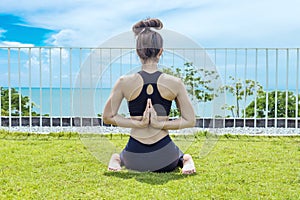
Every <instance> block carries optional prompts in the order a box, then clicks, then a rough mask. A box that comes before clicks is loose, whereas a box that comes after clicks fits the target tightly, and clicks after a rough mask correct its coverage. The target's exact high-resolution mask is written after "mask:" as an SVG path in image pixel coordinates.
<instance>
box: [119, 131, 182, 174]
mask: <svg viewBox="0 0 300 200" xmlns="http://www.w3.org/2000/svg"><path fill="white" fill-rule="evenodd" d="M182 157H183V153H182V151H181V150H180V149H179V148H178V147H177V146H176V145H175V143H174V142H173V141H172V140H171V138H170V136H166V137H164V138H163V139H161V140H160V141H158V142H156V143H154V144H151V145H147V144H143V143H141V142H139V141H137V140H136V139H134V138H132V137H130V138H129V141H128V143H127V145H126V147H125V149H124V150H123V151H122V152H121V154H120V158H121V165H122V166H125V167H126V168H127V169H131V170H136V171H141V172H144V171H152V172H170V171H173V170H174V169H176V168H177V167H182V165H183V162H182V160H183V158H182Z"/></svg>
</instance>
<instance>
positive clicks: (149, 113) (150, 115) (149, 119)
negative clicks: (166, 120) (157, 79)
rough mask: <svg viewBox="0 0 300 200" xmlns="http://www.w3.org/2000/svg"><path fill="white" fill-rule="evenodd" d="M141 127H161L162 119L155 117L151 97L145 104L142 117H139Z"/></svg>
mask: <svg viewBox="0 0 300 200" xmlns="http://www.w3.org/2000/svg"><path fill="white" fill-rule="evenodd" d="M140 122H141V127H143V128H145V127H148V126H152V127H153V128H162V127H163V121H159V120H158V119H157V113H156V111H155V109H154V107H153V105H152V102H151V99H148V101H147V105H146V108H145V111H144V114H143V118H142V119H141V121H140Z"/></svg>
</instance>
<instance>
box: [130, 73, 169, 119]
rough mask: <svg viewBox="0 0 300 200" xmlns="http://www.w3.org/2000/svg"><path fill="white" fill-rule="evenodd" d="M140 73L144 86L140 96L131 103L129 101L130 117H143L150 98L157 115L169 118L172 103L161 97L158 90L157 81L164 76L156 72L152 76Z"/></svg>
mask: <svg viewBox="0 0 300 200" xmlns="http://www.w3.org/2000/svg"><path fill="white" fill-rule="evenodd" d="M138 73H139V74H140V75H141V76H142V78H143V81H144V85H143V88H142V91H141V93H140V94H139V96H138V97H136V98H135V99H133V100H131V101H128V109H129V113H130V115H131V116H143V113H144V111H145V108H146V105H147V99H149V98H150V99H151V101H152V105H153V107H154V109H155V111H156V113H157V115H158V116H168V115H169V114H170V109H171V105H172V101H169V100H167V99H164V98H163V97H162V96H161V95H160V93H159V91H158V89H157V80H158V78H159V76H160V75H161V74H162V72H160V71H156V72H154V73H151V74H150V73H148V72H145V71H139V72H138ZM151 86H152V88H151ZM148 87H149V88H148ZM147 88H148V93H147ZM152 89H153V90H152ZM149 91H150V92H149Z"/></svg>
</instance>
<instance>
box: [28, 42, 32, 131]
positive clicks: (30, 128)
mask: <svg viewBox="0 0 300 200" xmlns="http://www.w3.org/2000/svg"><path fill="white" fill-rule="evenodd" d="M31 49H32V48H31V47H29V49H28V58H29V61H28V65H29V66H28V67H29V72H28V73H29V132H30V133H31V132H32V91H31V89H32V88H31Z"/></svg>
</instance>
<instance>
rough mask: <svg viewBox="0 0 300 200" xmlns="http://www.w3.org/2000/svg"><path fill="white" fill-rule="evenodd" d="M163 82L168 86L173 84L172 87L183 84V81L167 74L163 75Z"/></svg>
mask: <svg viewBox="0 0 300 200" xmlns="http://www.w3.org/2000/svg"><path fill="white" fill-rule="evenodd" d="M161 81H162V82H163V83H166V84H168V83H169V84H171V85H172V86H175V87H177V86H179V85H181V84H182V80H181V79H180V78H178V77H176V76H173V75H170V74H166V73H163V74H162V75H161Z"/></svg>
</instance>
